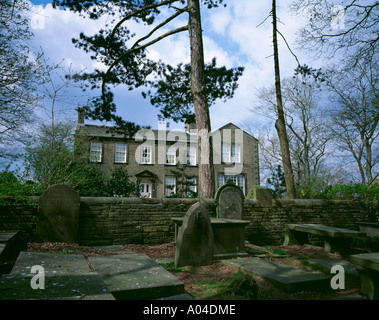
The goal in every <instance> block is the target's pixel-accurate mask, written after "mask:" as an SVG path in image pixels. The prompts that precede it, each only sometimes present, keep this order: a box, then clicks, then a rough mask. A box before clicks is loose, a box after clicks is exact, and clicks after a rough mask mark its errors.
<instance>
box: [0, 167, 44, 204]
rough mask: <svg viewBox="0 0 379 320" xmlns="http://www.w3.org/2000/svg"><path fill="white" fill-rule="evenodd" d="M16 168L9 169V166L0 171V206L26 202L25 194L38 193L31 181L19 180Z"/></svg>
mask: <svg viewBox="0 0 379 320" xmlns="http://www.w3.org/2000/svg"><path fill="white" fill-rule="evenodd" d="M20 177H21V175H20V174H19V173H18V171H17V170H15V171H10V170H9V166H8V167H7V168H6V169H5V170H4V171H2V172H0V206H7V205H11V204H14V203H26V202H28V198H27V196H33V195H36V193H38V190H37V188H36V185H35V184H34V183H33V182H32V181H21V178H20Z"/></svg>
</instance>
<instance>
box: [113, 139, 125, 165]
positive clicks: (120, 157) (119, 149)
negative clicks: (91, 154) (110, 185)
mask: <svg viewBox="0 0 379 320" xmlns="http://www.w3.org/2000/svg"><path fill="white" fill-rule="evenodd" d="M115 162H117V163H125V162H126V144H125V143H116V153H115Z"/></svg>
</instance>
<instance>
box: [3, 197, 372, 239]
mask: <svg viewBox="0 0 379 320" xmlns="http://www.w3.org/2000/svg"><path fill="white" fill-rule="evenodd" d="M33 201H34V204H36V203H38V198H37V199H33ZM195 202H196V200H194V199H162V200H160V199H138V198H86V197H82V198H81V204H80V221H79V243H80V244H82V245H103V244H124V243H141V244H159V243H164V242H170V241H173V240H174V232H175V230H174V223H173V222H172V221H171V218H173V217H183V216H184V214H185V212H186V211H187V210H188V209H189V207H190V206H191V205H192V204H194V203H195ZM204 204H205V205H206V207H207V208H208V210H209V212H210V214H211V216H215V214H216V213H215V209H216V208H215V205H214V201H213V200H211V199H209V200H205V201H204ZM37 214H38V209H37V208H36V207H35V206H31V205H13V206H11V207H0V230H17V229H18V230H19V229H21V230H24V231H25V232H26V233H27V234H28V235H29V236H30V238H31V240H32V239H33V236H34V234H35V226H36V221H37ZM243 219H244V220H249V221H251V223H250V224H249V225H248V226H247V227H246V229H245V238H246V239H247V240H248V241H250V242H251V243H253V244H257V245H267V244H281V243H282V241H283V227H284V225H285V224H286V223H320V224H324V225H330V226H336V227H343V228H349V229H353V230H358V226H357V225H356V223H357V222H365V221H373V217H371V216H370V214H369V212H368V211H367V210H366V209H365V208H364V207H363V206H362V205H361V204H359V203H356V202H351V201H322V200H291V201H286V200H280V201H274V202H273V205H271V206H267V205H266V206H265V205H260V204H258V203H257V202H256V201H254V200H245V203H244V213H243Z"/></svg>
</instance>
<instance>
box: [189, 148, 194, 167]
mask: <svg viewBox="0 0 379 320" xmlns="http://www.w3.org/2000/svg"><path fill="white" fill-rule="evenodd" d="M187 164H188V165H190V166H196V147H187Z"/></svg>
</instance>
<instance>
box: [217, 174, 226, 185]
mask: <svg viewBox="0 0 379 320" xmlns="http://www.w3.org/2000/svg"><path fill="white" fill-rule="evenodd" d="M224 184H225V180H224V175H223V174H222V173H219V175H218V186H219V187H221V186H223V185H224Z"/></svg>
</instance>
